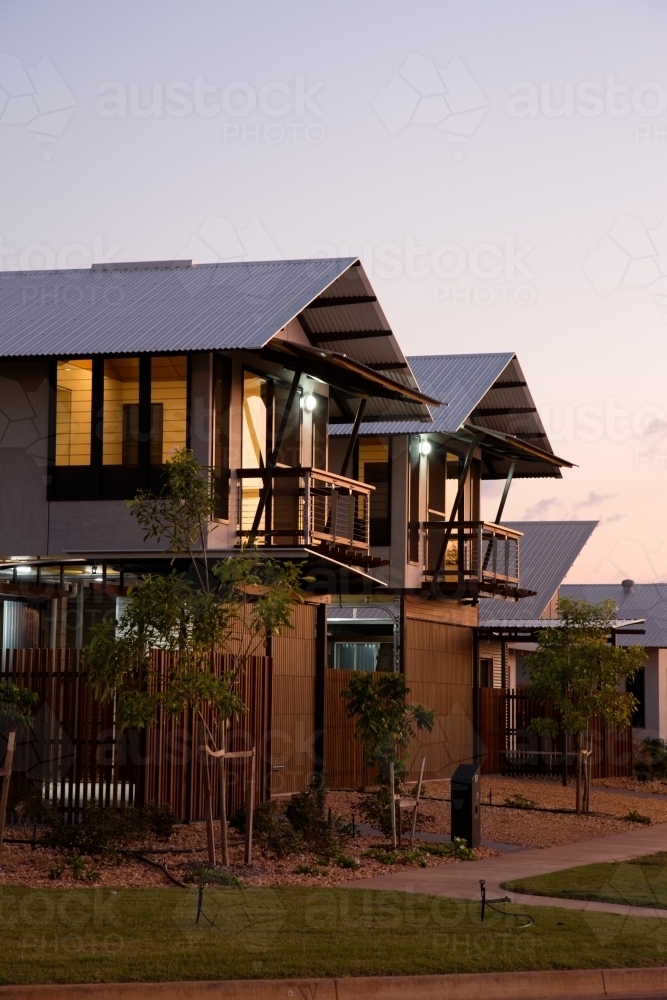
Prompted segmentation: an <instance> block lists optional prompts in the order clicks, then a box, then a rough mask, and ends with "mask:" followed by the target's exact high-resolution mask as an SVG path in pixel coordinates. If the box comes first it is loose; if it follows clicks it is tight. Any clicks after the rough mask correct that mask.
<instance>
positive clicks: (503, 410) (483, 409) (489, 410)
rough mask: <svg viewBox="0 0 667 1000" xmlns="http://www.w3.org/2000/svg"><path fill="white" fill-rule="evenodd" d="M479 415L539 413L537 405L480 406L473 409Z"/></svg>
mask: <svg viewBox="0 0 667 1000" xmlns="http://www.w3.org/2000/svg"><path fill="white" fill-rule="evenodd" d="M473 413H474V414H475V416H478V417H511V416H515V415H518V414H520V413H537V408H536V407H535V406H479V407H478V408H477V409H476V410H473Z"/></svg>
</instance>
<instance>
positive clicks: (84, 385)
mask: <svg viewBox="0 0 667 1000" xmlns="http://www.w3.org/2000/svg"><path fill="white" fill-rule="evenodd" d="M92 405H93V362H92V360H91V359H90V358H83V359H79V360H76V361H58V362H57V364H56V453H55V463H56V465H65V466H66V465H90V439H91V424H92V412H93V411H92Z"/></svg>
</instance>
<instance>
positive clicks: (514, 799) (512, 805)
mask: <svg viewBox="0 0 667 1000" xmlns="http://www.w3.org/2000/svg"><path fill="white" fill-rule="evenodd" d="M504 805H506V806H507V808H508V809H537V802H536V801H535V799H527V798H526V797H525V795H521V794H517V795H510V796H508V798H506V799H505V802H504Z"/></svg>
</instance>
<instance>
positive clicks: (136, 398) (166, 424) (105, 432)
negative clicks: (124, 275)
mask: <svg viewBox="0 0 667 1000" xmlns="http://www.w3.org/2000/svg"><path fill="white" fill-rule="evenodd" d="M187 372H188V364H187V357H186V356H185V355H179V356H175V357H170V356H165V357H161V356H160V357H153V358H149V357H148V356H146V355H144V356H141V357H131V358H126V357H115V358H85V359H82V360H69V361H64V360H62V361H57V362H56V363H55V371H54V378H53V384H54V389H55V393H54V396H55V406H54V411H55V412H54V416H55V434H54V452H53V459H52V460H53V465H54V469H53V475H52V477H51V483H50V486H49V499H51V500H97V499H104V500H127V499H130V498H131V497H133V496H134V495H135V494H136V492H137V490H138V489H139V488H141V487H147V486H148V487H157V486H158V484H159V481H160V476H161V470H162V466H163V465H164V463H165V462H166V461H167V460H168V458H169V456H170V454H173V452H174V450H175V449H177V448H183V447H185V445H186V444H187V401H188V376H187Z"/></svg>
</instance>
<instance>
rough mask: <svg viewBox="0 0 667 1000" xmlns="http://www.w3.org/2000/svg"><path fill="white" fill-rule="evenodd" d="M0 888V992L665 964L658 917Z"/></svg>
mask: <svg viewBox="0 0 667 1000" xmlns="http://www.w3.org/2000/svg"><path fill="white" fill-rule="evenodd" d="M197 896H198V890H197V889H196V888H193V889H192V890H181V889H125V890H118V892H116V893H113V892H111V891H110V890H109V889H106V888H97V889H95V888H76V889H69V890H67V889H48V890H44V891H41V890H34V889H23V888H18V887H5V888H3V889H1V890H0V926H2V947H1V948H0V983H3V984H20V983H50V982H54V983H58V982H60V983H68V982H100V981H104V982H113V981H116V982H118V981H121V982H123V981H164V980H172V981H173V980H188V979H237V978H240V979H245V978H273V977H276V978H285V977H299V976H362V975H382V974H384V975H392V974H393V975H398V974H405V975H411V974H427V973H447V972H470V971H475V972H484V971H487V972H488V971H494V970H507V971H509V970H515V969H567V968H600V967H616V966H623V965H627V966H652V965H653V966H655V965H664V964H665V961H666V960H667V922H665V921H662V920H655V919H645V918H639V919H638V918H623V917H618V916H615V915H613V914H607V913H586V912H584V911H568V910H558V909H555V908H552V907H533V908H531V909H530V912H531V915H532V916H533V917H534V919H535V923H534V924H533V925H532V926H531V927H526V928H523V929H520V925H521V924H522V923H525V921H524V919H523V918H522V917H521V916H520V914H521V913H522V912H526V911H527V910H528V909H529V908H528V907H524V906H507V907H506V909H507V911H508V913H507V915H504V916H503V915H500V914H499V913H495V912H493V911H490V913H489V916H488V920H486V921H485V922H484V924H481V923H480V919H479V912H480V911H479V904H477V903H472V902H468V901H465V900H452V899H444V898H440V897H430V896H423V895H416V894H412V893H400V892H378V891H372V890H361V889H326V888H323V889H317V888H304V887H282V888H276V889H260V888H242V887H228V888H218V887H215V888H207V889H205V890H204V906H203V916H202V917H201V918H200V921H199V923H198V924H197V923H196V922H195V920H196V915H197Z"/></svg>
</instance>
